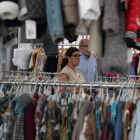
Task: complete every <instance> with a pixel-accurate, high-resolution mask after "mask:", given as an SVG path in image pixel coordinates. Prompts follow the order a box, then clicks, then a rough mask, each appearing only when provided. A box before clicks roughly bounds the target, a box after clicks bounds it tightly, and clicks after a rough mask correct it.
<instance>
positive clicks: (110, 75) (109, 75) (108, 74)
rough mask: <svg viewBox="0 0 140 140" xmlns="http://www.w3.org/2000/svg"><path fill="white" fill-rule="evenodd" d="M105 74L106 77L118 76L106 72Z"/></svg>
mask: <svg viewBox="0 0 140 140" xmlns="http://www.w3.org/2000/svg"><path fill="white" fill-rule="evenodd" d="M106 76H107V77H118V74H114V73H107V74H106Z"/></svg>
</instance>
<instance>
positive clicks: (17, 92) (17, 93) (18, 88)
mask: <svg viewBox="0 0 140 140" xmlns="http://www.w3.org/2000/svg"><path fill="white" fill-rule="evenodd" d="M19 82H20V80H19V79H18V80H17V89H16V91H15V95H16V97H18V95H19V90H20V85H19Z"/></svg>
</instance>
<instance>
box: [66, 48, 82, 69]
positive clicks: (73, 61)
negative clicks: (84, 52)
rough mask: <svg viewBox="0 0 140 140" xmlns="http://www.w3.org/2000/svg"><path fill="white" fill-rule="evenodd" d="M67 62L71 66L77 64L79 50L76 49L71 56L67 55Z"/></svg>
mask: <svg viewBox="0 0 140 140" xmlns="http://www.w3.org/2000/svg"><path fill="white" fill-rule="evenodd" d="M68 60H70V61H69V63H71V64H72V65H73V66H78V65H79V63H80V52H79V51H76V52H74V53H73V54H72V56H68Z"/></svg>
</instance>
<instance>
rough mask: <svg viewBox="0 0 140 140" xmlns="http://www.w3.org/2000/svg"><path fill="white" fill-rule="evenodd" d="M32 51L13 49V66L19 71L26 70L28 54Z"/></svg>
mask: <svg viewBox="0 0 140 140" xmlns="http://www.w3.org/2000/svg"><path fill="white" fill-rule="evenodd" d="M33 51H34V50H33V49H25V48H21V49H14V58H13V59H12V60H13V63H14V65H15V66H19V68H20V69H23V70H28V68H29V64H28V60H29V57H30V54H31V53H32V52H33Z"/></svg>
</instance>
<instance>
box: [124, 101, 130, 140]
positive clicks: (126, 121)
mask: <svg viewBox="0 0 140 140" xmlns="http://www.w3.org/2000/svg"><path fill="white" fill-rule="evenodd" d="M129 108H130V101H128V102H126V103H125V105H124V123H123V140H127V139H128V137H127V136H128V127H129Z"/></svg>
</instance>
